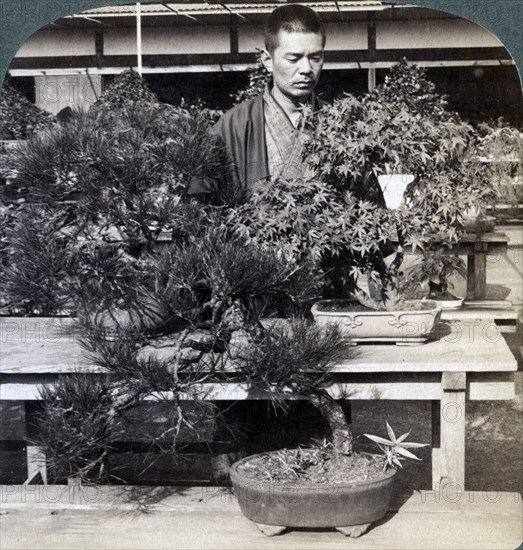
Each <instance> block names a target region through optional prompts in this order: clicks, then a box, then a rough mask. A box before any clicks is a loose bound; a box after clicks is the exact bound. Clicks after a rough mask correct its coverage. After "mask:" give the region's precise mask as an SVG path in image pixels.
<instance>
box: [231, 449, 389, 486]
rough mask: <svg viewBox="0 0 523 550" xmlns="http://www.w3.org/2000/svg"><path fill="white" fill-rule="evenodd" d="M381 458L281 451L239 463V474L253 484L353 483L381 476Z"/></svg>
mask: <svg viewBox="0 0 523 550" xmlns="http://www.w3.org/2000/svg"><path fill="white" fill-rule="evenodd" d="M383 466H384V461H383V457H382V456H379V455H373V454H368V453H365V454H363V453H362V454H357V453H354V454H352V455H350V456H347V455H340V456H338V457H332V456H327V455H326V454H325V453H324V452H322V451H321V450H318V449H302V448H300V449H281V450H279V451H274V452H272V453H266V454H259V455H255V456H252V457H250V460H248V461H245V462H242V464H241V465H240V466H239V467H238V472H239V473H241V474H242V475H243V476H245V477H247V478H251V479H253V480H262V479H263V480H269V481H273V482H276V483H289V484H292V485H296V484H305V485H307V484H317V483H329V484H331V483H355V482H359V481H368V480H371V479H373V478H378V477H381V476H382V475H383Z"/></svg>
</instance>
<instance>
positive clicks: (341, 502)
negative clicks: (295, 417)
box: [229, 453, 397, 536]
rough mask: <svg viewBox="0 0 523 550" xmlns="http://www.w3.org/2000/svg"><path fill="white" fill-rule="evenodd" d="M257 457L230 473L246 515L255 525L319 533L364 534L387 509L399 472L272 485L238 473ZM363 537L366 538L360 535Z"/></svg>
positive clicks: (234, 468)
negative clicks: (313, 529) (315, 529)
mask: <svg viewBox="0 0 523 550" xmlns="http://www.w3.org/2000/svg"><path fill="white" fill-rule="evenodd" d="M262 454H267V453H262ZM255 456H259V455H252V456H250V457H247V458H243V459H241V460H239V461H238V462H235V463H234V464H233V465H232V466H231V468H230V470H229V473H230V476H231V481H232V485H233V487H234V492H235V495H236V498H237V499H238V503H239V505H240V508H241V511H242V513H243V514H244V516H245V517H247V518H248V519H250V520H252V521H254V522H255V523H257V524H262V525H274V526H285V527H318V528H322V527H323V528H324V527H336V528H340V527H341V528H343V527H351V526H361V527H364V529H363V530H362V532H364V530H365V529H366V527H367V526H368V524H370V523H372V522H374V521H377V520H379V519H380V518H382V517H383V516H384V515H385V514H386V513H387V511H388V510H389V507H390V500H391V497H392V488H393V485H394V478H395V476H396V474H397V470H395V469H391V470H389V471H387V472H384V473H383V475H382V476H380V477H378V478H374V479H371V480H369V481H358V482H354V483H339V484H338V483H336V484H332V483H331V484H314V485H312V484H310V485H307V484H289V483H277V482H274V483H273V482H270V481H266V480H255V479H252V478H249V477H246V476H245V475H243V474H241V473H240V472H239V471H238V467H239V466H241V464H242V463H245V462H248V461H249V460H250V459H252V458H253V457H255ZM359 534H362V533H361V532H360V533H358V534H357V535H356V536H358V535H359ZM353 536H354V533H353Z"/></svg>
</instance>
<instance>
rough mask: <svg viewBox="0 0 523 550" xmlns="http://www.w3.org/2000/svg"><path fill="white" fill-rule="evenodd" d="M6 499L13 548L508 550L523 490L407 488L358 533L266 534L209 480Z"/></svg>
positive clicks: (5, 523)
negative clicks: (184, 484)
mask: <svg viewBox="0 0 523 550" xmlns="http://www.w3.org/2000/svg"><path fill="white" fill-rule="evenodd" d="M0 498H1V501H2V513H3V514H4V515H3V516H2V539H1V545H2V548H6V549H7V548H10V549H15V548H49V549H51V548H52V549H57V550H59V549H62V548H80V549H86V548H112V549H120V548H144V549H149V548H171V549H176V548H194V549H200V548H201V549H204V548H205V549H207V548H209V549H213V548H216V549H224V548H230V549H245V548H252V549H257V548H260V549H269V548H271V549H272V548H274V549H280V548H281V549H302V548H303V549H309V548H310V549H312V548H314V549H316V548H318V549H327V548H329V549H331V548H332V549H335V548H340V549H341V548H343V549H346V548H347V547H357V548H362V549H376V548H380V549H381V548H383V549H385V550H401V549H423V548H426V549H432V550H439V549H445V550H454V549H455V550H458V549H463V550H475V549H478V550H479V549H489V550H490V549H502V548H503V549H504V550H506V549H507V548H516V547H517V545H518V544H519V543H520V541H521V537H522V526H521V516H522V503H521V497H520V496H519V495H518V494H515V493H499V494H491V493H490V494H489V493H478V492H476V493H468V492H467V493H465V492H462V493H454V492H452V491H451V488H449V490H447V491H446V492H436V493H432V492H422V493H418V492H416V493H414V494H412V495H409V496H408V497H406V498H405V499H402V501H401V504H402V505H401V506H400V507H394V508H393V510H392V511H391V512H389V513H388V514H387V515H386V516H385V517H384V518H383V519H382V520H381V521H380V522H378V523H377V524H376V525H375V526H373V527H372V528H371V529H370V531H369V532H368V533H366V534H365V535H364V536H363V537H361V538H359V539H356V540H348V539H346V538H345V537H343V536H342V535H341V534H339V533H337V532H333V531H332V530H321V529H318V530H291V531H288V532H287V533H285V534H283V535H281V536H279V537H273V538H267V537H264V536H263V535H262V534H261V533H260V532H259V531H258V530H257V529H256V527H255V526H254V525H253V524H252V523H251V522H249V521H248V520H246V519H245V518H244V517H243V516H242V514H241V512H240V510H239V507H238V503H237V500H236V498H235V497H234V495H233V494H231V493H230V492H229V491H228V490H226V489H225V490H224V489H219V488H216V487H211V486H208V487H200V488H192V487H187V488H183V487H178V488H176V487H155V488H145V487H78V486H76V487H64V486H32V487H25V488H24V487H20V486H4V487H2V488H1V489H0ZM398 508H399V509H398ZM28 526H30V528H28Z"/></svg>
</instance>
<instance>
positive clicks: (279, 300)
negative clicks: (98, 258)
mask: <svg viewBox="0 0 523 550" xmlns="http://www.w3.org/2000/svg"><path fill="white" fill-rule="evenodd" d="M182 233H183V232H182ZM151 261H152V263H153V265H154V269H152V273H154V274H155V276H156V278H157V279H156V282H155V292H156V295H157V296H158V297H161V299H162V301H163V303H166V304H168V306H169V308H170V310H171V311H172V312H173V314H174V316H175V322H174V323H173V325H172V326H171V330H170V336H169V337H168V338H170V341H171V342H172V343H171V346H169V347H165V343H164V349H165V351H163V352H162V351H160V352H159V351H158V350H157V349H155V348H154V346H151V345H150V344H149V342H148V340H147V339H146V338H145V339H144V335H143V334H139V333H137V332H136V331H130V330H129V327H121V328H122V330H120V331H118V332H117V334H116V339H115V340H113V341H108V340H107V339H105V338H104V337H103V333H102V332H100V331H99V330H97V326H96V324H93V325H92V326H90V327H88V331H87V332H86V336H85V339H84V346H85V348H86V349H87V351H88V357H89V359H90V362H92V363H93V364H94V365H97V366H99V367H102V368H104V369H105V370H106V371H107V373H108V377H107V379H106V380H105V381H104V382H103V386H100V385H97V386H96V387H93V388H86V386H85V379H84V378H83V377H79V378H78V381H77V382H75V377H69V378H68V380H67V382H66V381H64V382H63V383H62V384H59V385H58V386H57V387H55V388H54V389H51V388H49V389H47V390H46V391H45V392H44V395H43V397H44V402H45V407H44V412H43V415H42V417H41V425H42V434H43V435H42V443H41V444H42V446H43V448H44V449H45V451H46V453H47V454H48V456H49V460H50V462H51V463H52V464H55V465H56V469H55V473H56V475H57V476H60V475H72V476H74V475H76V476H78V477H80V478H83V479H97V478H99V476H100V475H101V473H102V472H106V470H105V466H104V467H103V468H102V467H101V465H103V464H105V463H106V460H107V457H108V454H109V453H110V450H111V446H112V444H113V442H114V438H115V437H116V436H117V435H118V434H119V433H120V430H121V422H122V414H123V413H124V412H125V411H126V410H128V409H130V408H133V407H136V406H137V405H138V404H139V403H140V401H141V400H142V399H143V398H144V397H145V396H148V395H154V394H156V393H158V392H166V391H167V392H170V395H171V404H172V407H171V410H172V413H173V417H172V421H173V426H172V429H170V430H169V432H168V434H166V437H165V438H164V441H159V442H158V444H163V445H165V443H166V440H167V439H169V438H168V437H167V435H169V437H170V438H171V444H170V445H168V448H169V449H170V451H172V450H173V449H176V446H175V443H176V436H177V434H178V433H179V430H180V429H181V428H182V426H186V427H189V428H190V426H191V422H190V421H189V419H188V418H186V416H185V415H186V410H185V409H184V408H183V407H181V401H183V400H184V399H189V400H191V401H193V402H194V403H196V404H197V405H198V406H201V407H205V406H206V405H205V403H206V398H207V399H208V398H209V397H210V396H209V395H207V393H208V391H209V390H208V389H206V385H205V384H206V383H208V382H211V381H218V380H220V377H221V376H224V375H225V374H226V373H229V374H228V377H229V378H230V376H236V377H237V380H238V381H240V382H242V383H244V382H246V381H247V382H252V383H255V384H258V385H261V386H262V388H264V389H266V390H267V391H269V393H270V394H271V395H272V396H273V397H274V399H275V402H277V403H280V404H283V396H284V395H286V392H289V391H293V392H297V393H298V394H299V395H304V396H306V397H307V398H310V400H311V401H312V402H313V403H314V404H316V405H317V406H318V407H319V408H320V409H321V411H322V413H324V414H326V416H327V418H328V421H329V423H330V425H331V426H332V433H333V441H334V443H335V447H336V449H339V451H340V452H346V453H350V452H351V441H352V438H351V435H350V430H349V429H348V426H347V422H346V419H345V417H344V416H343V411H342V410H341V407H340V406H339V404H338V403H336V402H335V401H333V400H332V399H331V398H330V397H329V396H328V394H327V393H326V391H325V390H324V386H325V384H326V383H327V381H328V371H329V368H330V366H331V365H332V363H333V362H334V361H335V360H337V359H338V358H339V357H340V356H341V354H342V353H347V350H346V341H345V339H344V338H343V337H342V336H340V334H339V333H338V331H337V329H336V328H331V329H328V330H323V329H321V328H319V327H317V326H316V325H314V324H311V323H310V322H309V321H306V320H303V319H302V320H299V319H296V320H291V321H289V323H288V324H285V325H284V326H282V327H280V328H278V327H275V326H273V325H271V326H269V327H266V326H264V324H262V323H261V322H260V320H261V317H262V315H267V314H269V313H270V312H271V311H273V310H275V309H278V310H279V313H280V314H284V313H285V312H287V313H289V312H290V313H291V314H292V313H295V312H296V311H297V310H299V306H300V305H303V304H304V303H307V302H308V300H310V299H311V298H312V297H314V296H315V292H316V285H317V277H316V276H315V273H314V271H311V270H310V269H307V268H306V266H301V267H298V266H296V264H295V263H294V262H293V261H291V260H288V259H284V258H283V257H281V256H279V255H277V254H275V253H274V251H269V250H263V249H261V248H259V247H257V246H255V245H253V244H252V243H251V244H247V243H246V242H245V241H244V240H242V239H238V238H234V237H232V236H231V235H226V234H224V232H223V230H221V229H216V228H214V227H213V226H212V225H210V224H209V225H208V226H207V228H206V229H203V230H202V229H201V228H200V233H199V234H198V237H197V238H191V237H189V238H186V239H182V240H181V241H180V242H177V243H173V244H172V245H170V246H168V247H166V248H165V250H163V251H162V252H161V253H158V254H155V255H154V257H152V259H151ZM66 393H67V399H66V398H65V394H66ZM100 395H103V396H104V397H103V399H101V398H100ZM75 399H79V400H80V401H81V404H82V406H78V407H76V406H75V405H74V403H73V401H74V400H75ZM90 400H92V403H91V406H88V405H87V404H86V403H87V402H89V401H90ZM66 405H67V406H66ZM64 408H66V409H67V411H71V412H69V413H66V414H64V415H63V417H62V420H63V421H62V423H61V425H60V426H57V425H56V422H55V420H53V419H55V418H56V415H57V414H59V411H60V410H62V411H63V410H64ZM82 417H83V419H82ZM83 422H86V426H87V427H88V429H86V430H85V437H84V436H83V435H82V436H80V435H78V436H76V437H75V438H71V437H70V434H69V432H70V431H71V430H74V426H82V425H83V424H82V423H83ZM75 433H77V434H78V429H77V430H76V431H75ZM80 433H82V434H83V433H84V431H83V430H80ZM66 440H67V441H68V442H69V443H68V445H67V449H68V454H67V455H65V454H64V453H63V452H62V450H61V448H62V443H61V442H65V441H66ZM90 441H92V444H91V443H90ZM64 458H66V459H67V464H64ZM65 466H66V467H65ZM64 468H65V471H64Z"/></svg>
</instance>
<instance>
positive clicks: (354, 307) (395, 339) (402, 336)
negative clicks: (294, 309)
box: [311, 300, 442, 344]
mask: <svg viewBox="0 0 523 550" xmlns="http://www.w3.org/2000/svg"><path fill="white" fill-rule="evenodd" d="M311 311H312V315H313V316H314V320H315V321H316V322H317V323H318V324H321V325H326V324H328V323H336V324H337V325H338V326H339V327H340V330H341V331H342V332H343V333H344V334H346V335H347V336H349V337H350V338H351V342H355V343H358V342H391V343H396V344H416V343H423V342H426V341H427V340H428V337H429V334H430V333H431V332H432V331H433V330H434V328H435V326H436V324H437V323H438V321H439V319H440V317H441V311H442V306H441V304H440V303H439V302H437V301H436V300H406V301H405V304H404V306H403V309H401V310H394V311H386V310H373V309H370V308H368V307H365V306H362V305H361V304H360V303H359V302H357V301H355V300H322V301H320V302H316V303H315V304H314V305H313V306H312V309H311Z"/></svg>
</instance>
